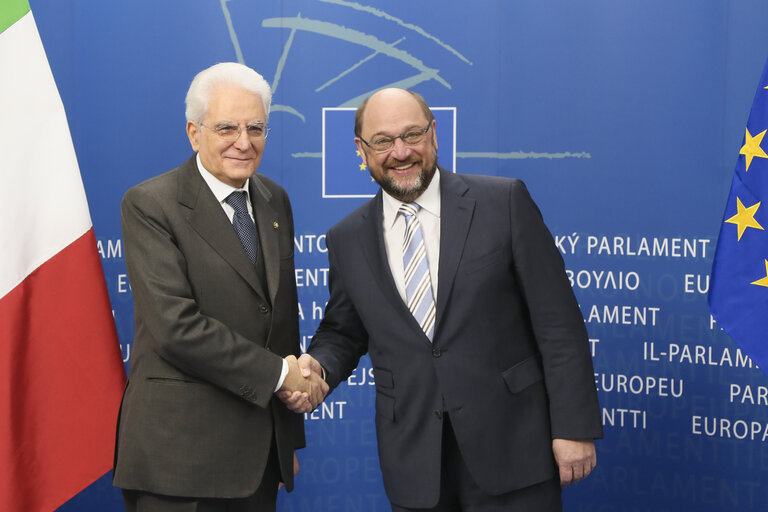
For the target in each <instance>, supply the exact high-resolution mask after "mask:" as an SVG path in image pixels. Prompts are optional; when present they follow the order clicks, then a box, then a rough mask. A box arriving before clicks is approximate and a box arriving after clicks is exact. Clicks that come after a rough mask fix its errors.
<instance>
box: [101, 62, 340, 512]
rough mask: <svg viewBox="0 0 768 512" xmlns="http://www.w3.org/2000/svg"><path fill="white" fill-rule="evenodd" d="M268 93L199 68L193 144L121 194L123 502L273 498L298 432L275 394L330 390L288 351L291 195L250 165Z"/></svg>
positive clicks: (162, 505)
mask: <svg viewBox="0 0 768 512" xmlns="http://www.w3.org/2000/svg"><path fill="white" fill-rule="evenodd" d="M270 100H271V91H270V89H269V85H268V84H267V83H266V82H265V81H264V79H263V78H262V77H261V75H259V74H258V73H256V72H255V71H253V70H252V69H250V68H248V67H246V66H243V65H241V64H236V63H222V64H217V65H215V66H212V67H211V68H208V69H206V70H204V71H203V72H201V73H199V74H198V75H197V76H196V77H195V79H194V80H193V82H192V84H191V85H190V88H189V92H188V94H187V98H186V104H187V112H186V114H187V134H188V136H189V140H190V143H191V145H192V148H193V150H194V151H195V152H196V153H197V154H196V155H195V156H193V157H192V158H190V159H189V160H187V161H186V162H185V163H183V164H182V165H181V166H179V167H177V168H176V169H174V170H172V171H170V172H167V173H165V174H162V175H160V176H157V177H155V178H152V179H150V180H148V181H146V182H144V183H142V184H140V185H137V186H135V187H133V188H131V189H130V190H129V191H128V192H127V193H126V195H125V198H124V199H123V203H122V220H123V236H124V240H125V257H126V265H127V268H128V276H129V279H130V283H131V288H132V291H133V294H134V315H135V323H136V335H135V338H134V346H133V356H132V361H131V368H130V374H129V380H128V384H127V386H126V389H125V394H124V397H123V403H122V406H121V409H120V419H119V424H118V432H117V446H116V450H115V472H114V484H115V485H116V486H118V487H122V488H123V493H124V498H125V503H126V508H127V509H128V510H129V511H138V512H154V511H162V512H169V511H202V510H205V511H209V510H210V511H235V510H236V511H243V512H245V511H250V512H257V511H258V512H262V511H269V510H272V511H274V510H275V500H276V495H277V489H278V485H279V484H280V482H282V483H284V484H285V486H286V488H287V489H288V490H289V491H290V490H291V489H292V487H293V475H294V471H295V470H298V467H297V462H296V457H295V450H296V449H298V448H302V447H303V446H304V430H303V423H302V418H301V417H300V416H296V415H294V414H293V413H291V412H290V411H289V410H288V409H287V408H286V407H285V406H284V405H283V403H282V402H280V401H279V400H275V399H273V394H274V393H275V391H277V390H278V389H283V390H288V391H289V392H291V391H292V392H293V394H292V396H293V398H294V399H295V400H296V401H297V402H299V403H300V402H301V401H303V400H307V399H308V397H309V396H310V395H312V394H313V393H314V401H315V403H316V402H317V401H318V400H319V399H320V396H319V395H318V393H322V392H324V391H327V386H326V385H325V383H323V382H322V381H321V379H304V378H303V377H302V376H301V372H300V370H299V367H298V365H297V361H296V356H297V355H298V354H299V328H298V311H297V309H298V306H297V304H298V301H297V296H296V284H295V277H294V263H293V217H292V213H291V206H290V203H289V201H288V196H287V195H286V193H285V191H284V190H283V189H282V188H281V187H280V186H278V185H277V184H275V183H274V182H273V181H271V180H270V179H268V178H266V177H265V176H261V175H257V174H255V172H256V170H257V168H258V166H259V162H260V160H261V156H262V153H263V151H264V146H265V139H266V135H267V133H268V127H267V117H268V112H269V104H270ZM254 221H255V222H254ZM307 407H311V405H307Z"/></svg>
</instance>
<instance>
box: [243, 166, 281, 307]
mask: <svg viewBox="0 0 768 512" xmlns="http://www.w3.org/2000/svg"><path fill="white" fill-rule="evenodd" d="M249 194H250V196H251V203H252V204H253V211H254V216H255V217H256V227H257V228H258V230H259V242H260V243H261V254H262V256H263V257H264V270H265V273H266V277H267V290H268V291H267V293H268V294H269V300H270V303H271V304H274V303H275V296H276V295H277V286H278V279H279V278H280V244H279V240H278V237H279V230H280V229H289V226H280V224H279V222H278V215H277V212H276V211H275V210H274V209H273V208H272V206H271V205H270V204H269V201H270V199H272V193H271V192H270V191H269V189H267V187H265V186H264V183H262V181H261V179H260V178H259V176H258V175H256V174H254V175H253V176H251V179H250V188H249Z"/></svg>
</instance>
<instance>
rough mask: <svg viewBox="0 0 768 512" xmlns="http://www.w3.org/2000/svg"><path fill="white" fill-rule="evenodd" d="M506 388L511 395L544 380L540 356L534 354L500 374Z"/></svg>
mask: <svg viewBox="0 0 768 512" xmlns="http://www.w3.org/2000/svg"><path fill="white" fill-rule="evenodd" d="M501 376H502V378H503V379H504V382H506V383H507V388H508V389H509V391H511V392H512V393H519V392H520V391H522V390H524V389H525V388H527V387H528V386H531V385H532V384H535V383H537V382H539V381H540V380H542V379H544V369H543V368H542V367H541V356H540V355H539V354H536V355H535V356H531V357H529V358H527V359H523V360H522V361H520V362H519V363H517V364H516V365H514V366H513V367H511V368H509V369H507V370H505V371H504V372H503V373H502V374H501Z"/></svg>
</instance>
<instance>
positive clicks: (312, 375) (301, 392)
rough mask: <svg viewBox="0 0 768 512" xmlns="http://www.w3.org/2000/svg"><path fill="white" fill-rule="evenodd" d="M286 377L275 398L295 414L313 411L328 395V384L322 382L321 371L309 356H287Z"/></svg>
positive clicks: (318, 364)
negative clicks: (297, 357)
mask: <svg viewBox="0 0 768 512" xmlns="http://www.w3.org/2000/svg"><path fill="white" fill-rule="evenodd" d="M285 360H286V361H287V362H288V375H286V377H285V380H284V381H283V385H282V386H281V387H280V389H279V390H278V391H277V397H278V398H279V399H280V400H282V401H283V403H285V405H286V407H288V409H290V410H291V411H293V412H296V413H305V412H312V411H314V410H315V409H316V408H317V406H318V405H320V403H321V402H322V401H323V400H324V399H325V396H326V395H327V394H328V390H329V388H328V384H326V382H325V381H324V380H323V369H322V367H321V366H320V363H318V362H317V360H316V359H315V358H314V357H312V356H310V355H309V354H303V355H302V356H301V357H300V358H299V359H296V356H287V357H286V358H285Z"/></svg>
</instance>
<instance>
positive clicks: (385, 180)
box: [369, 155, 437, 203]
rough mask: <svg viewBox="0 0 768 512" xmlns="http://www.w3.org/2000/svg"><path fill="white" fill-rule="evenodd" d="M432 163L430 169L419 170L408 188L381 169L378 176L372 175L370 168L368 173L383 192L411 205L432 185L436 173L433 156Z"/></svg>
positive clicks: (435, 159) (435, 161)
mask: <svg viewBox="0 0 768 512" xmlns="http://www.w3.org/2000/svg"><path fill="white" fill-rule="evenodd" d="M433 161H434V164H433V165H432V167H431V168H426V167H422V168H421V169H420V170H419V174H418V175H417V176H416V180H415V181H414V182H413V183H412V184H411V185H409V186H404V185H402V184H400V183H398V182H397V181H396V180H395V179H394V178H393V177H392V176H391V175H389V174H387V173H386V172H384V169H383V168H382V169H381V172H379V173H377V174H378V176H377V175H376V174H374V173H373V170H372V169H371V168H370V167H369V171H370V172H371V177H372V178H373V180H374V181H375V182H376V183H378V184H379V186H380V187H381V188H382V190H384V192H386V193H387V194H389V195H391V196H392V197H394V198H395V199H397V200H398V201H402V202H404V203H411V202H413V201H414V200H416V199H417V198H418V197H419V196H420V195H421V194H423V193H424V191H425V190H427V188H428V187H429V184H430V183H432V178H433V177H434V175H435V172H436V171H437V155H435V157H434V159H433Z"/></svg>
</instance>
